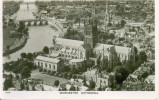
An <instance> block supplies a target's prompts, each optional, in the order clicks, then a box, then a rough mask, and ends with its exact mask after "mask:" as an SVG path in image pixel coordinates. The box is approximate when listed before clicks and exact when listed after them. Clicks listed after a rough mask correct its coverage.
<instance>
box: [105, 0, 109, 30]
mask: <svg viewBox="0 0 159 100" xmlns="http://www.w3.org/2000/svg"><path fill="white" fill-rule="evenodd" d="M108 23H109V10H108V2H107V0H106V7H105V21H104V24H105V32H106V31H107V30H108V29H107V25H108Z"/></svg>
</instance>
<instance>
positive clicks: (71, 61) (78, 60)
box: [70, 59, 84, 62]
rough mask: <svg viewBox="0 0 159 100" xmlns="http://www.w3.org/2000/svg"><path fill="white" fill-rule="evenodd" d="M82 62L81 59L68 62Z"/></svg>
mask: <svg viewBox="0 0 159 100" xmlns="http://www.w3.org/2000/svg"><path fill="white" fill-rule="evenodd" d="M83 61H84V60H83V59H72V60H70V62H83Z"/></svg>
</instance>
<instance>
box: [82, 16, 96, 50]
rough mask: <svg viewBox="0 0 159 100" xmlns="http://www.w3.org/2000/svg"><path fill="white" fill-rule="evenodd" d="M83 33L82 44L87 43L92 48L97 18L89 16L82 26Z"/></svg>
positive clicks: (94, 40) (94, 41)
mask: <svg viewBox="0 0 159 100" xmlns="http://www.w3.org/2000/svg"><path fill="white" fill-rule="evenodd" d="M84 35H85V37H84V44H89V45H90V47H91V48H94V46H95V44H96V43H97V20H95V19H93V18H92V19H90V18H89V21H87V24H85V27H84Z"/></svg>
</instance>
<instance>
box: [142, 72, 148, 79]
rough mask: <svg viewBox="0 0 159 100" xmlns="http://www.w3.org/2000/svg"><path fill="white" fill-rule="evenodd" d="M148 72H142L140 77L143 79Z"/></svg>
mask: <svg viewBox="0 0 159 100" xmlns="http://www.w3.org/2000/svg"><path fill="white" fill-rule="evenodd" d="M148 75H149V74H148V72H144V73H143V74H142V75H141V77H142V78H143V79H145V78H146V77H148Z"/></svg>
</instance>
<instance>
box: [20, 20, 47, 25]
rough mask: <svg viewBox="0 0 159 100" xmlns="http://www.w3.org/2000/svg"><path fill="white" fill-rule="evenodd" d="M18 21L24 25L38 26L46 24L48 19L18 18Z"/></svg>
mask: <svg viewBox="0 0 159 100" xmlns="http://www.w3.org/2000/svg"><path fill="white" fill-rule="evenodd" d="M17 22H18V23H20V22H23V23H24V24H25V25H26V26H40V25H48V21H47V20H46V19H25V20H18V21H17Z"/></svg>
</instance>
